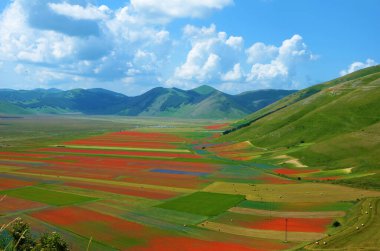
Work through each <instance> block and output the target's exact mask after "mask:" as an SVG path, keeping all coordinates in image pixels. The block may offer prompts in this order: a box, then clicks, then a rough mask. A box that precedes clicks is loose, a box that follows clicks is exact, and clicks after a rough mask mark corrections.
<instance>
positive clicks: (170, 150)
mask: <svg viewBox="0 0 380 251" xmlns="http://www.w3.org/2000/svg"><path fill="white" fill-rule="evenodd" d="M52 147H56V148H59V147H62V148H69V149H70V148H73V149H98V150H126V151H141V152H172V153H191V151H190V150H188V149H165V148H139V147H118V146H86V145H59V146H58V145H53V146H52Z"/></svg>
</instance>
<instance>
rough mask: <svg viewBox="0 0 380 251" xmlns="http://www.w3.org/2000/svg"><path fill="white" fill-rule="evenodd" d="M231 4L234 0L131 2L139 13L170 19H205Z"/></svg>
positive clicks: (138, 0) (133, 0) (151, 0)
mask: <svg viewBox="0 0 380 251" xmlns="http://www.w3.org/2000/svg"><path fill="white" fill-rule="evenodd" d="M231 4H233V0H202V1H199V0H186V1H183V0H159V1H157V0H131V5H132V6H133V7H134V8H135V9H136V10H137V11H139V12H142V13H144V14H146V15H153V16H166V17H168V18H183V17H203V16H204V15H206V14H208V13H209V12H210V11H213V10H221V9H223V8H224V7H226V6H228V5H231Z"/></svg>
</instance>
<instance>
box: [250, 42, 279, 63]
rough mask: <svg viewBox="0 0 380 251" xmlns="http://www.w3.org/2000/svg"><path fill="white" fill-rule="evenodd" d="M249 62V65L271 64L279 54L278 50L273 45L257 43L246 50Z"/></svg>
mask: <svg viewBox="0 0 380 251" xmlns="http://www.w3.org/2000/svg"><path fill="white" fill-rule="evenodd" d="M246 53H247V56H248V58H247V62H248V63H249V64H255V63H258V62H261V63H269V62H270V61H272V60H273V59H274V58H275V57H276V54H278V48H277V47H276V46H273V45H265V44H264V43H261V42H257V43H255V44H253V45H252V46H251V47H249V48H248V49H247V50H246Z"/></svg>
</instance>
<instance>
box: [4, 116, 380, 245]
mask: <svg viewBox="0 0 380 251" xmlns="http://www.w3.org/2000/svg"><path fill="white" fill-rule="evenodd" d="M227 125H228V123H226V122H225V121H222V122H215V121H207V120H191V121H188V120H177V121H172V122H170V121H164V120H158V119H149V118H146V119H133V118H118V117H40V118H35V117H26V118H7V119H2V120H0V130H1V135H0V136H1V138H0V146H1V148H0V225H3V224H7V223H8V222H11V221H12V220H13V219H15V218H16V217H21V218H23V219H24V220H25V221H27V222H28V223H29V224H30V225H31V226H32V229H34V230H35V231H36V232H35V234H38V233H40V232H43V231H56V232H58V233H60V234H62V235H63V236H64V238H65V239H66V240H67V241H68V242H69V243H70V247H71V249H72V250H85V249H86V248H87V246H88V244H89V241H90V239H91V240H92V241H91V243H90V250H165V251H170V250H173V251H174V250H218V251H220V250H289V249H294V250H295V249H300V250H303V249H306V250H322V249H323V250H349V249H351V250H357V249H360V250H374V249H373V248H374V247H376V246H378V244H379V243H378V240H380V238H379V237H380V234H379V232H378V231H376V229H377V227H378V225H379V217H377V214H378V213H379V212H378V211H379V208H380V207H379V199H380V191H372V190H364V189H359V188H350V187H345V186H340V185H335V184H329V183H326V182H328V181H333V180H335V179H336V177H339V176H342V175H348V176H349V175H353V174H351V173H350V168H345V169H339V170H334V171H330V172H329V171H321V170H317V169H315V168H314V169H313V168H309V167H307V166H305V165H303V164H302V163H301V162H300V161H299V160H297V159H295V158H293V157H290V156H289V155H287V152H286V151H284V152H276V153H273V152H268V151H267V150H266V149H263V148H258V147H256V146H254V142H249V141H245V142H225V143H214V139H215V137H219V135H220V132H221V131H222V130H223V128H224V127H225V126H227ZM336 222H339V224H333V223H336ZM333 225H335V227H334V226H333ZM338 225H339V226H338ZM5 231H6V230H4V231H3V230H2V231H1V232H0V238H1V236H2V235H3V234H4V233H5ZM0 245H1V242H0ZM2 248H4V247H1V246H0V250H1V249H2Z"/></svg>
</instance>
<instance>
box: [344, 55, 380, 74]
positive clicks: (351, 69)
mask: <svg viewBox="0 0 380 251" xmlns="http://www.w3.org/2000/svg"><path fill="white" fill-rule="evenodd" d="M377 64H378V63H377V62H376V61H375V60H373V59H370V58H368V59H367V60H366V61H365V62H353V63H352V64H350V65H349V66H348V68H347V69H345V70H342V71H340V75H341V76H344V75H347V74H349V73H352V72H354V71H358V70H360V69H364V68H367V67H370V66H375V65H377Z"/></svg>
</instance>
